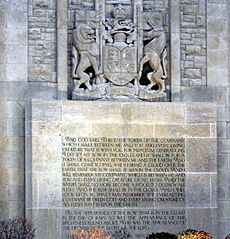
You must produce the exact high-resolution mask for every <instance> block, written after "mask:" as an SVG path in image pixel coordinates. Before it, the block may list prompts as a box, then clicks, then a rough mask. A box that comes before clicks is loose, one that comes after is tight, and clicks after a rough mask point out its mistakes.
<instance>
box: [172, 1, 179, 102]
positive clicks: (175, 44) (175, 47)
mask: <svg viewBox="0 0 230 239" xmlns="http://www.w3.org/2000/svg"><path fill="white" fill-rule="evenodd" d="M169 22H170V39H171V42H170V44H171V45H170V50H171V59H170V64H171V67H170V74H171V101H180V78H181V72H180V0H171V1H170V21H169Z"/></svg>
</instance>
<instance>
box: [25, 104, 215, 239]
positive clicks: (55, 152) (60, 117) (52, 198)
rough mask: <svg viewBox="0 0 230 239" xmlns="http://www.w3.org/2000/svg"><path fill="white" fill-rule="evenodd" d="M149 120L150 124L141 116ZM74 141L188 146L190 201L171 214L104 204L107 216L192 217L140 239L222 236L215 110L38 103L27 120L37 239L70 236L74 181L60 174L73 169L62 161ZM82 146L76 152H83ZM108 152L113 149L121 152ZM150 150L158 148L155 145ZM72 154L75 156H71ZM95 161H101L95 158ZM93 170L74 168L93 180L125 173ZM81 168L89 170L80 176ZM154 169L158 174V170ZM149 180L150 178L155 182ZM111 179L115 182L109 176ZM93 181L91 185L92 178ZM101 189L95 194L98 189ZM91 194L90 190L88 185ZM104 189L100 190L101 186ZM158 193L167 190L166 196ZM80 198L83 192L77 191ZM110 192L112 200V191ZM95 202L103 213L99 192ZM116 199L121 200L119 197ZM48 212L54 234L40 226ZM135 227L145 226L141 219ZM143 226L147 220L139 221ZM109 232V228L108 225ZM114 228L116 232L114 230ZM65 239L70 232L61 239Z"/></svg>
mask: <svg viewBox="0 0 230 239" xmlns="http://www.w3.org/2000/svg"><path fill="white" fill-rule="evenodd" d="M143 114H144V115H145V117H141V116H142V115H143ZM69 137H70V138H71V137H73V138H74V137H77V138H79V139H82V140H83V139H84V140H87V139H89V138H90V139H98V140H99V139H103V137H104V140H105V139H107V140H109V139H119V138H120V139H127V140H128V139H133V140H135V139H139V140H144V139H145V140H150V139H158V140H169V139H171V140H183V141H184V142H185V165H186V167H184V169H183V167H182V168H181V170H182V171H181V172H182V174H184V175H185V185H186V186H185V201H181V203H180V204H178V203H177V204H173V203H167V205H168V206H167V208H165V203H164V204H160V203H156V204H148V203H145V204H138V205H139V206H138V207H133V206H128V207H127V208H126V209H125V210H124V208H123V206H116V207H115V208H114V207H112V208H111V206H109V205H110V204H105V206H103V207H104V210H106V211H108V212H110V213H111V210H112V209H113V210H116V213H115V214H113V215H116V214H117V213H118V214H119V212H120V213H122V215H123V216H124V217H125V215H126V214H123V213H125V212H127V213H131V211H132V210H134V212H137V211H138V212H139V213H141V212H143V211H145V208H146V207H148V208H150V209H154V208H155V209H156V208H158V209H160V210H161V211H162V210H163V211H164V210H168V212H171V210H182V211H183V210H185V209H186V210H187V211H186V217H185V218H186V219H183V220H184V221H183V220H182V219H180V220H182V221H183V222H184V223H182V224H181V225H180V226H179V225H177V226H176V225H173V227H172V226H169V224H166V225H165V226H164V225H158V226H157V225H156V224H154V223H152V224H151V225H152V226H150V227H149V228H148V229H146V228H145V229H143V230H142V232H141V231H139V233H140V235H141V236H140V238H144V237H143V234H145V231H146V233H147V232H149V233H150V232H151V231H154V230H155V231H162V230H169V231H171V232H174V233H177V232H179V231H181V230H184V229H186V228H189V227H196V228H197V229H200V230H206V231H209V232H210V233H212V234H213V236H216V235H217V234H216V233H217V229H216V227H217V220H216V214H217V195H216V193H217V161H216V155H217V147H216V145H217V144H216V107H215V104H208V103H196V104H195V103H155V104H152V103H119V102H81V101H80V102H73V101H72V102H71V101H32V103H31V106H29V107H28V108H27V117H26V195H27V196H26V213H27V216H28V217H30V218H31V219H32V220H33V222H34V223H35V225H37V228H38V232H37V233H38V238H42V237H44V236H46V238H52V233H53V232H55V231H56V230H57V228H58V230H59V232H60V230H62V229H63V230H64V229H65V230H66V226H65V227H64V225H65V224H63V226H62V223H65V222H66V221H69V220H70V219H68V215H67V214H66V212H67V211H68V206H67V205H68V203H67V201H65V200H66V199H67V198H68V197H69V196H66V194H65V193H66V192H67V191H66V190H67V189H65V186H63V185H64V182H65V181H63V180H66V179H71V176H70V175H65V174H62V171H61V169H63V170H66V166H67V165H66V164H65V163H63V162H65V161H64V160H66V159H68V158H69V156H66V154H65V153H64V154H63V151H61V149H62V148H63V146H62V145H63V143H64V144H65V143H67V142H68V138H69ZM79 142H82V141H79ZM127 142H128V141H127ZM139 142H140V141H139ZM162 142H163V141H162ZM165 142H166V141H165ZM72 147H74V146H72ZM79 147H80V146H79ZM79 147H77V148H78V149H79ZM88 147H89V149H90V147H91V148H92V147H93V146H88ZM95 147H97V146H95ZM109 147H110V149H113V148H114V147H115V145H114V146H113V147H111V146H109ZM116 147H117V146H116ZM116 147H115V148H116ZM124 147H125V146H124ZM132 147H133V146H132ZM139 147H141V146H139ZM142 147H143V146H142ZM149 147H150V148H151V146H149ZM178 147H179V146H178ZM77 148H76V149H77ZM66 149H68V148H66ZM64 152H65V151H64ZM68 152H69V153H70V151H68ZM194 152H196V154H194ZM62 154H63V156H62ZM64 155H65V157H64ZM92 155H93V154H92ZM92 155H91V156H92ZM94 157H96V156H94ZM136 157H137V156H136ZM125 159H126V160H127V159H128V156H127V157H126V158H124V159H123V160H125ZM95 160H97V159H96V158H95ZM99 162H101V161H99ZM63 165H65V166H63ZM63 167H64V168H63ZM90 167H91V166H89V164H88V169H84V167H83V168H82V166H79V168H78V167H75V170H76V171H75V172H76V174H77V171H78V170H80V171H79V173H84V170H87V172H88V174H90V172H93V171H91V170H94V173H96V172H100V170H102V168H104V170H105V169H106V170H107V171H106V172H107V173H112V172H113V170H114V169H115V168H116V170H119V167H117V166H114V167H110V166H101V167H98V166H95V165H94V168H92V169H90ZM81 168H82V170H83V171H81ZM131 169H132V167H130V168H129V167H127V170H131ZM140 169H141V170H145V166H144V165H143V166H142V167H141V168H140ZM152 169H154V167H153V168H152ZM98 170H99V171H98ZM135 170H137V169H135ZM158 170H159V169H158ZM183 170H184V171H183ZM114 172H115V171H114ZM116 172H121V171H120V170H119V171H116ZM130 172H132V171H130ZM135 172H136V171H135ZM67 174H68V173H67ZM182 174H181V176H182ZM96 175H97V174H95V175H94V178H95V177H96V178H97V176H96ZM148 175H149V174H148ZM178 175H180V173H178ZM76 177H77V176H76ZM82 177H84V176H81V179H82ZM145 177H147V178H148V177H151V176H145ZM165 177H166V175H165ZM167 177H168V176H167ZM96 178H95V180H96ZM106 178H107V179H109V178H110V176H107V177H106ZM76 179H77V178H76ZM79 180H80V179H79ZM87 180H90V177H89V176H88V177H87ZM97 180H99V179H97ZM124 180H125V179H124ZM143 180H144V179H143ZM85 184H87V182H85V183H84V184H82V186H80V187H84V186H83V185H85ZM94 187H95V190H96V188H97V187H96V185H95V186H94ZM136 187H138V186H136ZM176 187H178V186H176ZM74 188H75V187H74V186H73V187H72V189H71V190H75V189H74ZM77 188H78V187H77ZM77 188H76V189H77ZM87 188H90V187H88V186H87ZM134 188H135V187H134ZM147 188H148V186H147ZM111 189H113V187H111V188H110V190H111ZM130 189H131V188H130ZM63 190H64V191H63ZM97 190H100V187H99V188H98V189H97ZM107 190H109V189H107ZM159 190H160V191H161V190H163V189H159ZM160 191H159V192H160ZM76 192H80V191H79V190H77V191H76ZM104 192H107V193H108V192H109V191H104ZM161 192H163V191H161ZM96 195H97V196H96ZM105 195H107V194H105ZM86 197H87V196H86ZM94 197H95V198H94V199H92V203H94V202H95V204H94V206H91V208H92V209H93V211H95V213H96V212H97V213H99V212H100V209H99V206H97V203H96V202H97V201H94V200H95V199H97V198H100V197H101V196H99V194H97V193H96V191H95V194H94ZM135 197H136V196H133V197H132V198H135ZM106 198H107V199H109V196H104V200H105V199H106ZM115 198H116V197H115ZM115 198H114V200H115ZM63 200H64V201H63ZM116 200H118V198H117V199H116ZM70 202H72V201H70ZM182 202H183V203H182ZM79 203H80V202H79ZM73 205H74V204H73ZM79 205H83V204H79ZM106 205H107V206H106ZM154 205H155V206H154ZM72 207H73V208H72V209H71V210H70V211H71V213H75V214H76V215H79V216H80V215H82V216H83V214H84V213H85V212H86V211H87V210H88V207H84V206H78V207H76V206H75V207H74V206H72ZM173 208H174V209H173ZM200 208H206V209H205V210H203V211H202V213H201V214H200V217H201V218H202V222H203V223H202V224H199V225H198V224H197V219H196V215H197V212H198V211H199V210H200ZM130 210H131V211H130ZM148 210H149V209H148ZM49 211H52V212H53V213H52V215H51V216H50V217H49V220H51V221H55V224H53V225H52V227H50V228H49V230H48V229H46V228H45V227H43V223H41V222H42V221H43V219H42V218H43V215H44V220H46V221H47V219H46V218H45V217H46V216H45V215H46V213H49ZM134 212H133V213H134ZM38 215H39V217H38ZM62 216H64V217H62ZM200 217H199V218H200ZM62 218H67V219H62ZM63 220H64V221H63ZM85 220H86V219H85ZM87 220H88V219H87ZM87 220H86V222H87ZM104 220H106V219H103V220H102V221H101V222H102V223H103V222H104ZM117 220H119V219H117ZM133 220H138V219H137V218H135V219H133ZM175 220H176V219H175ZM110 221H111V219H110ZM139 221H142V220H141V219H139ZM182 221H181V222H182ZM69 222H70V221H69ZM92 223H94V224H95V225H97V224H98V220H97V219H96V218H95V219H94V220H93V221H92ZM112 223H113V226H114V228H116V227H115V226H118V225H116V223H115V222H113V220H112ZM119 223H122V221H119ZM119 223H118V224H119ZM123 223H124V222H123ZM75 225H76V226H79V225H78V224H77V221H75ZM104 226H105V227H106V225H104ZM61 228H62V229H61ZM108 228H109V227H108ZM111 228H112V227H111ZM111 228H110V230H112V229H111ZM130 230H131V231H133V233H134V232H135V233H137V231H138V230H137V231H136V229H132V228H131V229H130ZM143 231H144V232H143ZM64 232H66V231H63V232H62V233H64ZM55 233H57V232H55ZM141 233H142V234H141ZM60 236H61V233H60V234H59V235H57V238H61V237H60ZM62 238H63V237H62ZM134 238H135V237H134Z"/></svg>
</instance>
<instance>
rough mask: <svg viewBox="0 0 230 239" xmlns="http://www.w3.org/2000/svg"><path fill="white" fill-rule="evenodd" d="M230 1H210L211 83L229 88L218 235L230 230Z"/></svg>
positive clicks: (221, 119)
mask: <svg viewBox="0 0 230 239" xmlns="http://www.w3.org/2000/svg"><path fill="white" fill-rule="evenodd" d="M229 7H230V2H229V1H210V0H208V1H207V65H208V68H207V69H208V70H207V86H208V87H210V88H213V89H219V90H221V91H222V92H226V95H227V97H226V100H225V101H224V102H218V123H217V136H218V155H217V160H218V178H217V182H218V218H217V223H218V227H219V228H218V239H221V238H225V237H226V235H227V234H229V233H230V230H229V223H230V192H229V179H230V169H229V153H230V152H229V145H230V140H229V127H228V126H229V86H230V84H229Z"/></svg>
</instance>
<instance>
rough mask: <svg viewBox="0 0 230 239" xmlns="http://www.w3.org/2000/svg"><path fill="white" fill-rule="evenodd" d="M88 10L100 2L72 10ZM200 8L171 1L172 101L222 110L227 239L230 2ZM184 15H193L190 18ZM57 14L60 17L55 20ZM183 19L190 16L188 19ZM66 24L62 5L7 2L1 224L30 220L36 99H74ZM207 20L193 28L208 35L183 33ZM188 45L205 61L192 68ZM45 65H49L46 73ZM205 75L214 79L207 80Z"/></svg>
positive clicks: (1, 73) (2, 24)
mask: <svg viewBox="0 0 230 239" xmlns="http://www.w3.org/2000/svg"><path fill="white" fill-rule="evenodd" d="M80 2H82V3H84V4H86V5H87V4H88V7H89V8H91V7H92V6H93V1H76V0H73V1H69V3H70V4H76V3H80ZM191 2H192V3H191ZM143 3H144V6H145V7H148V6H149V5H150V4H151V5H152V6H153V7H157V8H158V7H159V8H161V7H162V6H163V7H162V9H165V8H167V1H160V0H159V1H157V0H156V1H147V0H146V1H144V2H143ZM197 4H198V1H179V0H172V1H169V7H168V10H169V11H170V16H171V18H170V21H169V24H170V29H171V31H170V32H171V43H170V44H171V46H170V51H171V59H170V61H171V69H170V77H171V86H172V90H171V101H172V102H174V101H179V102H213V103H217V111H218V112H217V121H218V124H217V136H218V148H217V150H218V151H217V152H218V153H217V156H218V157H217V159H218V160H217V162H218V208H219V209H218V219H217V220H218V225H219V238H224V236H225V235H226V234H227V233H229V223H230V216H229V215H230V212H229V210H230V209H229V208H230V205H229V200H230V198H229V195H230V193H229V184H228V182H229V179H230V177H229V170H230V167H229V155H230V152H229V147H230V146H229V145H230V139H229V131H230V129H229V115H230V107H229V97H230V95H229V94H230V93H229V69H230V67H229V40H228V39H229V12H230V11H229V7H230V6H229V2H228V1H224V0H223V1H209V0H207V1H199V4H200V6H199V8H200V9H203V11H205V12H206V13H205V14H203V13H202V14H200V15H195V16H194V15H193V9H194V7H195V8H196V7H197V6H198V5H197ZM35 5H36V7H35V8H33V7H32V6H35ZM181 7H182V8H181ZM184 7H186V9H187V13H186V14H185V12H184ZM55 8H56V9H55ZM189 9H190V10H189ZM54 11H56V15H55V16H54ZM180 13H183V14H182V16H181V14H180ZM34 14H38V15H39V16H38V15H34ZM49 14H50V15H49ZM204 15H205V17H206V20H205V21H204V19H203V16H204ZM42 16H44V17H42ZM49 16H50V17H51V18H52V21H51V25H52V26H51V27H50V28H49V29H48V31H47V29H46V28H45V26H48V20H50V18H49ZM66 19H67V1H62V0H60V1H57V2H52V3H51V1H49V0H36V1H35V0H34V1H27V0H20V1H17V0H10V1H4V0H0V33H1V34H0V89H1V90H0V114H1V119H0V157H1V164H0V172H1V181H0V188H1V189H0V191H1V193H0V194H1V197H0V208H1V210H0V217H1V218H6V217H13V216H15V215H24V188H25V184H24V173H25V172H24V159H25V155H24V151H25V145H24V137H25V131H24V118H25V115H24V109H25V105H27V104H28V103H29V102H30V100H31V99H44V100H53V99H60V98H64V99H65V98H67V93H66V92H67V88H68V84H69V83H68V80H67V75H68V74H67V65H68V64H67V59H66V52H67V46H68V42H67V40H66V41H65V39H67V30H68V27H67V20H66ZM189 19H190V20H189ZM199 19H200V20H202V22H203V23H205V24H206V25H205V24H202V25H201V26H198V25H194V24H193V28H195V29H196V30H197V31H198V28H199V29H201V32H199V34H198V36H199V37H198V36H196V37H198V38H196V37H195V38H193V37H194V35H190V36H188V35H187V36H185V35H184V32H183V31H186V29H188V28H190V27H187V26H186V24H185V23H186V22H187V21H195V22H198V21H199ZM34 21H35V22H34ZM55 22H56V23H55ZM31 24H32V25H33V24H35V25H36V27H35V28H36V30H35V31H33V30H31V27H30V26H32V25H31ZM189 24H190V23H189ZM55 26H56V27H55ZM182 26H183V27H182ZM33 28H34V27H33ZM43 31H44V32H45V34H43V36H42V37H41V35H36V37H38V38H37V39H34V37H35V36H34V35H33V34H37V33H35V32H43ZM46 31H47V32H46ZM44 32H43V33H44ZM200 33H201V35H200ZM189 34H191V33H189ZM204 34H206V40H205V42H206V46H205V44H203V37H204ZM183 37H189V38H190V37H192V39H193V41H195V42H196V43H197V42H198V45H196V44H195V45H194V46H193V44H192V45H191V44H190V42H189V45H191V47H190V49H191V48H193V47H194V48H196V47H197V46H199V47H200V48H201V49H202V51H201V52H202V53H201V54H200V52H199V54H198V53H195V54H196V55H194V56H190V55H187V57H188V59H190V60H188V61H189V62H186V61H187V60H186V61H185V59H184V58H182V57H184V55H186V54H187V53H188V52H187V53H184V51H185V50H186V47H185V46H184V45H183V44H182V45H181V43H182V42H183V41H184V40H186V39H183ZM55 39H56V40H55ZM36 41H40V43H41V46H39V45H36V47H37V49H35V42H36ZM56 41H57V42H56ZM56 44H57V45H58V46H57V45H56ZM43 46H45V47H44V48H43ZM200 48H199V49H200ZM205 48H206V51H205ZM55 49H57V50H55ZM28 52H29V53H28ZM55 52H56V53H57V54H55ZM205 52H206V53H205ZM27 53H28V54H27ZM190 53H191V52H190ZM203 53H204V54H203ZM204 58H205V59H204ZM192 59H193V60H192ZM37 62H39V63H40V62H42V64H41V65H40V67H39V64H37ZM189 64H191V65H189ZM188 65H189V66H188ZM195 65H196V67H195ZM35 66H36V67H35ZM184 66H185V68H184ZM35 68H36V69H35ZM187 69H192V70H195V71H196V69H199V72H201V77H198V78H197V77H196V78H194V77H193V76H191V75H190V76H188V75H187V76H186V77H184V74H185V70H187ZM35 70H36V72H35ZM55 72H56V74H55ZM205 72H207V76H206V78H205ZM37 73H39V74H37Z"/></svg>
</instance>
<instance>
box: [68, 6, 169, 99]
mask: <svg viewBox="0 0 230 239" xmlns="http://www.w3.org/2000/svg"><path fill="white" fill-rule="evenodd" d="M97 9H98V10H94V11H92V10H86V11H76V14H75V25H76V28H75V29H74V31H73V46H72V78H73V80H74V84H73V85H74V86H73V90H72V98H73V99H91V100H96V99H106V98H107V99H110V98H111V99H114V98H127V97H128V98H131V99H140V100H149V101H154V100H156V99H158V98H165V97H166V87H165V85H166V83H165V81H166V79H167V35H166V31H165V28H164V24H163V16H162V14H160V13H152V12H151V13H148V12H146V13H145V12H143V10H142V9H141V6H139V5H138V4H137V5H134V6H133V11H130V9H129V8H128V7H127V6H124V5H122V4H117V5H113V7H112V9H110V10H109V12H108V10H105V6H104V7H103V5H99V6H98V7H97Z"/></svg>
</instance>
